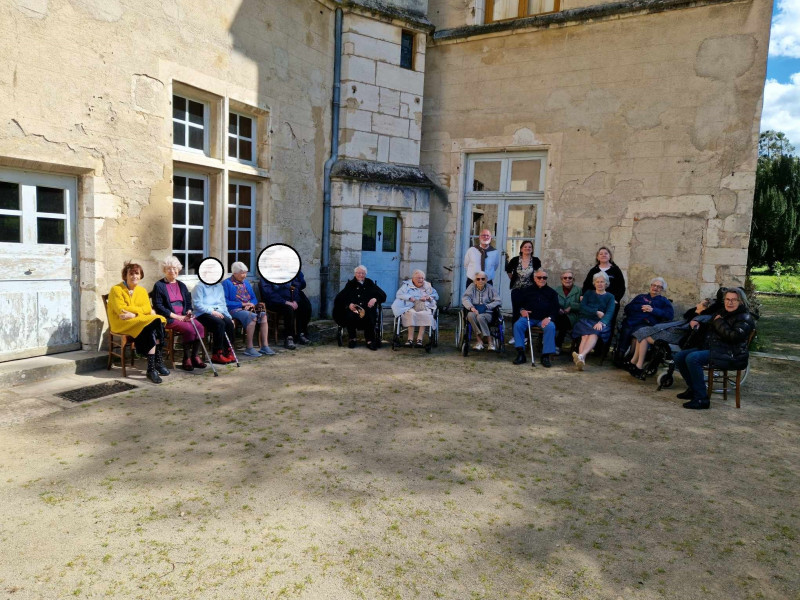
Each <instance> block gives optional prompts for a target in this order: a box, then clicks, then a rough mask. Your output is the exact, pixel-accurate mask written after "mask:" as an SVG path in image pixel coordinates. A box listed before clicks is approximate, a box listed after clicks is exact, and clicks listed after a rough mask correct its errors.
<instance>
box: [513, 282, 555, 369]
mask: <svg viewBox="0 0 800 600" xmlns="http://www.w3.org/2000/svg"><path fill="white" fill-rule="evenodd" d="M533 281H534V283H535V284H536V285H531V286H528V287H524V288H519V289H516V290H513V291H512V292H511V294H512V295H513V296H514V302H515V304H516V305H517V306H519V307H520V311H519V318H518V319H517V320H516V322H515V323H514V346H515V347H516V349H517V358H515V359H514V364H515V365H521V364H522V363H524V362H525V360H526V359H525V331H526V330H527V329H528V326H529V322H530V325H532V326H538V327H541V328H542V332H543V333H542V346H543V347H542V366H543V367H550V355H551V354H554V353H555V351H556V324H555V323H554V321H555V320H556V317H558V309H559V304H558V294H557V293H556V291H555V290H554V289H553V288H551V287H548V285H547V271H545V270H544V269H538V270H537V271H536V273H534V274H533ZM514 316H515V318H516V316H517V315H514ZM531 352H533V348H531Z"/></svg>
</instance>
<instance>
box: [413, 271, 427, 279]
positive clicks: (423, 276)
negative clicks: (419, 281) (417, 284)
mask: <svg viewBox="0 0 800 600" xmlns="http://www.w3.org/2000/svg"><path fill="white" fill-rule="evenodd" d="M417 273H419V274H420V275H422V278H423V279H425V271H423V270H422V269H414V271H413V272H412V273H411V279H414V275H416V274H417Z"/></svg>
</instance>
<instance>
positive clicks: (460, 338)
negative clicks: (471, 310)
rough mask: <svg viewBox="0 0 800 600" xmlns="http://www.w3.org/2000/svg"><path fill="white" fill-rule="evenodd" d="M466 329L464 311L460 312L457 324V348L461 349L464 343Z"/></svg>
mask: <svg viewBox="0 0 800 600" xmlns="http://www.w3.org/2000/svg"><path fill="white" fill-rule="evenodd" d="M465 330H466V327H465V326H464V311H459V313H458V322H457V323H456V348H457V349H461V344H462V343H463V336H464V331H465Z"/></svg>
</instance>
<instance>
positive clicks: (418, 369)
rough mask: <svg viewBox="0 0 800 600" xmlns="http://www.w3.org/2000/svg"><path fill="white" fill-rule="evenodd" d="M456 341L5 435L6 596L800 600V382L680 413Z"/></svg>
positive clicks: (246, 370) (765, 384)
mask: <svg viewBox="0 0 800 600" xmlns="http://www.w3.org/2000/svg"><path fill="white" fill-rule="evenodd" d="M511 358H513V353H509V355H508V357H507V358H506V359H504V360H500V359H499V358H497V357H496V356H489V355H485V354H481V355H470V356H469V357H468V358H462V357H461V356H459V355H458V354H456V352H455V350H454V349H452V348H451V347H449V345H446V344H445V343H444V340H443V344H442V347H440V348H439V349H435V350H434V351H433V353H432V354H430V355H426V354H425V353H424V352H423V351H421V350H405V349H403V350H400V351H397V352H392V351H391V350H390V349H388V348H386V347H384V348H383V349H382V350H380V351H379V352H369V351H367V350H366V349H364V348H363V347H360V348H357V349H355V350H348V349H347V348H338V347H336V346H335V345H327V346H315V347H313V348H305V349H301V350H299V351H297V352H296V353H288V352H285V353H282V354H281V355H280V356H276V357H272V358H263V359H258V360H256V361H253V362H250V363H247V364H244V365H243V366H242V368H240V369H236V368H234V367H225V368H223V369H222V372H221V375H220V377H218V378H213V377H212V376H211V375H210V373H206V374H204V375H196V374H185V373H181V374H175V375H173V376H170V377H169V378H167V379H166V381H165V384H164V385H161V386H153V385H150V384H147V383H145V382H144V381H143V380H142V379H141V378H140V377H136V378H134V383H136V384H137V385H140V387H139V388H138V389H137V390H134V391H132V392H127V393H123V394H120V395H116V396H112V397H109V398H103V399H99V400H96V401H92V402H88V403H85V404H82V405H78V406H76V407H75V408H72V409H70V410H65V411H61V412H58V413H55V414H51V415H48V416H46V417H42V418H39V419H35V420H29V421H27V422H25V423H21V424H16V425H9V426H6V427H3V428H0V472H2V477H0V482H1V483H0V543H1V544H2V548H3V550H2V555H3V558H2V561H0V597H2V598H4V599H5V598H8V599H12V600H17V599H30V598H36V599H39V598H47V599H50V598H52V599H63V598H67V597H77V598H125V599H128V598H147V599H151V598H175V599H190V598H220V599H228V598H230V599H250V598H254V599H255V598H309V599H317V598H320V599H321V598H331V599H337V600H344V599H350V598H367V599H373V598H387V599H393V598H403V599H405V598H451V599H459V600H461V599H479V598H487V599H507V598H526V599H558V598H575V599H577V598H586V599H605V598H609V599H617V598H622V599H625V600H628V599H632V598H635V599H640V598H641V599H650V598H660V599H661V598H668V599H693V598H724V599H739V598H774V599H786V598H789V599H797V598H800V561H799V560H798V552H799V551H800V540H798V536H800V503H798V500H797V494H798V490H800V485H799V484H800V476H799V475H800V473H799V471H800V449H799V447H798V439H800V435H799V434H800V401H798V397H799V396H800V394H798V392H797V390H798V389H800V376H799V375H798V370H797V363H790V362H777V361H770V360H766V359H757V360H754V364H753V369H752V371H751V374H750V378H749V379H748V381H747V383H746V385H745V388H744V393H743V401H742V408H741V409H740V410H736V409H735V408H734V407H733V401H732V400H728V402H727V403H723V402H722V400H721V398H718V397H714V398H713V399H712V409H711V410H708V411H688V410H684V409H683V408H681V406H680V404H681V401H680V400H677V399H676V398H675V393H676V392H678V391H682V390H683V387H682V386H681V385H680V383H681V382H680V379H678V382H677V383H676V385H675V386H674V388H673V389H670V390H664V391H661V392H658V393H657V392H656V391H655V388H656V385H655V383H653V382H652V381H648V382H646V383H642V382H639V381H636V380H634V379H632V378H631V377H630V376H629V375H628V374H627V373H623V372H622V371H619V370H616V369H613V368H612V367H610V366H603V367H600V366H598V365H597V363H596V362H595V360H590V361H589V364H588V366H587V370H586V371H584V372H583V373H578V372H576V371H575V370H574V367H573V366H572V363H571V362H569V361H567V360H563V359H560V360H559V361H557V362H556V365H555V366H554V367H553V368H552V369H549V370H547V369H544V368H542V367H541V366H539V367H537V368H536V369H531V367H530V366H528V365H523V366H520V367H516V366H514V365H512V364H511V362H510V361H511Z"/></svg>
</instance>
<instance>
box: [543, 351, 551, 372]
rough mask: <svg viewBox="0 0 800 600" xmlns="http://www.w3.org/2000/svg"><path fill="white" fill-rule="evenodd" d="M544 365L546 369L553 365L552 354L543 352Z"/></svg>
mask: <svg viewBox="0 0 800 600" xmlns="http://www.w3.org/2000/svg"><path fill="white" fill-rule="evenodd" d="M542 366H543V367H544V368H545V369H549V368H550V366H551V365H550V355H549V354H542Z"/></svg>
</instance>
